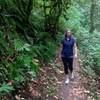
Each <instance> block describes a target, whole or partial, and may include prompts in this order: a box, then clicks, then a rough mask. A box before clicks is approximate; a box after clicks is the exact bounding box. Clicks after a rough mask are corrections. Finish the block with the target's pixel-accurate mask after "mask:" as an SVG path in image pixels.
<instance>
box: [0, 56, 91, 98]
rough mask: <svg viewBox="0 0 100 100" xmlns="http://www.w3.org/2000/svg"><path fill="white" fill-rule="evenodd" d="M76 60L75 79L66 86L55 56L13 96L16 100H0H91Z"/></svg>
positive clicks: (60, 65)
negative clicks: (34, 78) (33, 78)
mask: <svg viewBox="0 0 100 100" xmlns="http://www.w3.org/2000/svg"><path fill="white" fill-rule="evenodd" d="M78 60H79V59H77V60H75V61H74V75H75V78H74V80H71V81H70V83H69V84H68V85H65V84H64V81H65V76H64V71H63V64H62V62H61V60H60V59H59V58H58V55H57V57H56V59H55V60H54V61H52V62H51V63H50V64H48V65H47V66H42V67H40V69H39V74H38V77H37V79H36V80H33V81H31V82H28V83H27V85H26V86H24V88H23V89H21V90H20V92H19V93H18V94H16V95H15V98H16V99H13V98H12V99H11V98H10V99H2V100H92V99H88V94H89V91H87V90H86V87H87V81H86V78H85V77H84V76H83V75H82V74H81V64H80V63H79V61H78ZM85 85H86V86H85ZM87 88H88V87H87Z"/></svg>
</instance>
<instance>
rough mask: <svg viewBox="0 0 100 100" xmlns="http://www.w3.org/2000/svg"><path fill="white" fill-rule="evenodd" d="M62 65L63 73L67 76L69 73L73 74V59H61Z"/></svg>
mask: <svg viewBox="0 0 100 100" xmlns="http://www.w3.org/2000/svg"><path fill="white" fill-rule="evenodd" d="M62 61H63V65H64V72H65V74H68V72H69V71H70V72H71V73H72V72H73V58H64V57H62Z"/></svg>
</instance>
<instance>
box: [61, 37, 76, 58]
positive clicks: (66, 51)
mask: <svg viewBox="0 0 100 100" xmlns="http://www.w3.org/2000/svg"><path fill="white" fill-rule="evenodd" d="M74 43H76V40H75V38H74V37H73V36H71V37H64V38H63V39H62V40H61V44H62V45H63V47H62V51H61V57H64V58H72V57H73V47H74Z"/></svg>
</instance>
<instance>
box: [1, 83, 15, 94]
mask: <svg viewBox="0 0 100 100" xmlns="http://www.w3.org/2000/svg"><path fill="white" fill-rule="evenodd" d="M12 90H14V89H13V87H12V86H9V85H8V84H6V83H3V84H2V85H1V86H0V95H1V94H3V93H9V92H11V91H12Z"/></svg>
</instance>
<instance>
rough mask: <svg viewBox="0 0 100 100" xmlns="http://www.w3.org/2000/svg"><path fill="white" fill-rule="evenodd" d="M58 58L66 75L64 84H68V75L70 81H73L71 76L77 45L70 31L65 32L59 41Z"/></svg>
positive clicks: (72, 75)
mask: <svg viewBox="0 0 100 100" xmlns="http://www.w3.org/2000/svg"><path fill="white" fill-rule="evenodd" d="M60 52H61V53H60V58H61V59H62V62H63V65H64V72H65V75H66V80H65V84H68V83H69V75H70V78H71V79H74V74H73V60H74V58H75V59H76V58H77V45H76V40H75V38H74V37H73V36H72V34H71V31H70V30H66V31H65V36H64V38H63V39H62V41H61V51H60Z"/></svg>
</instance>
